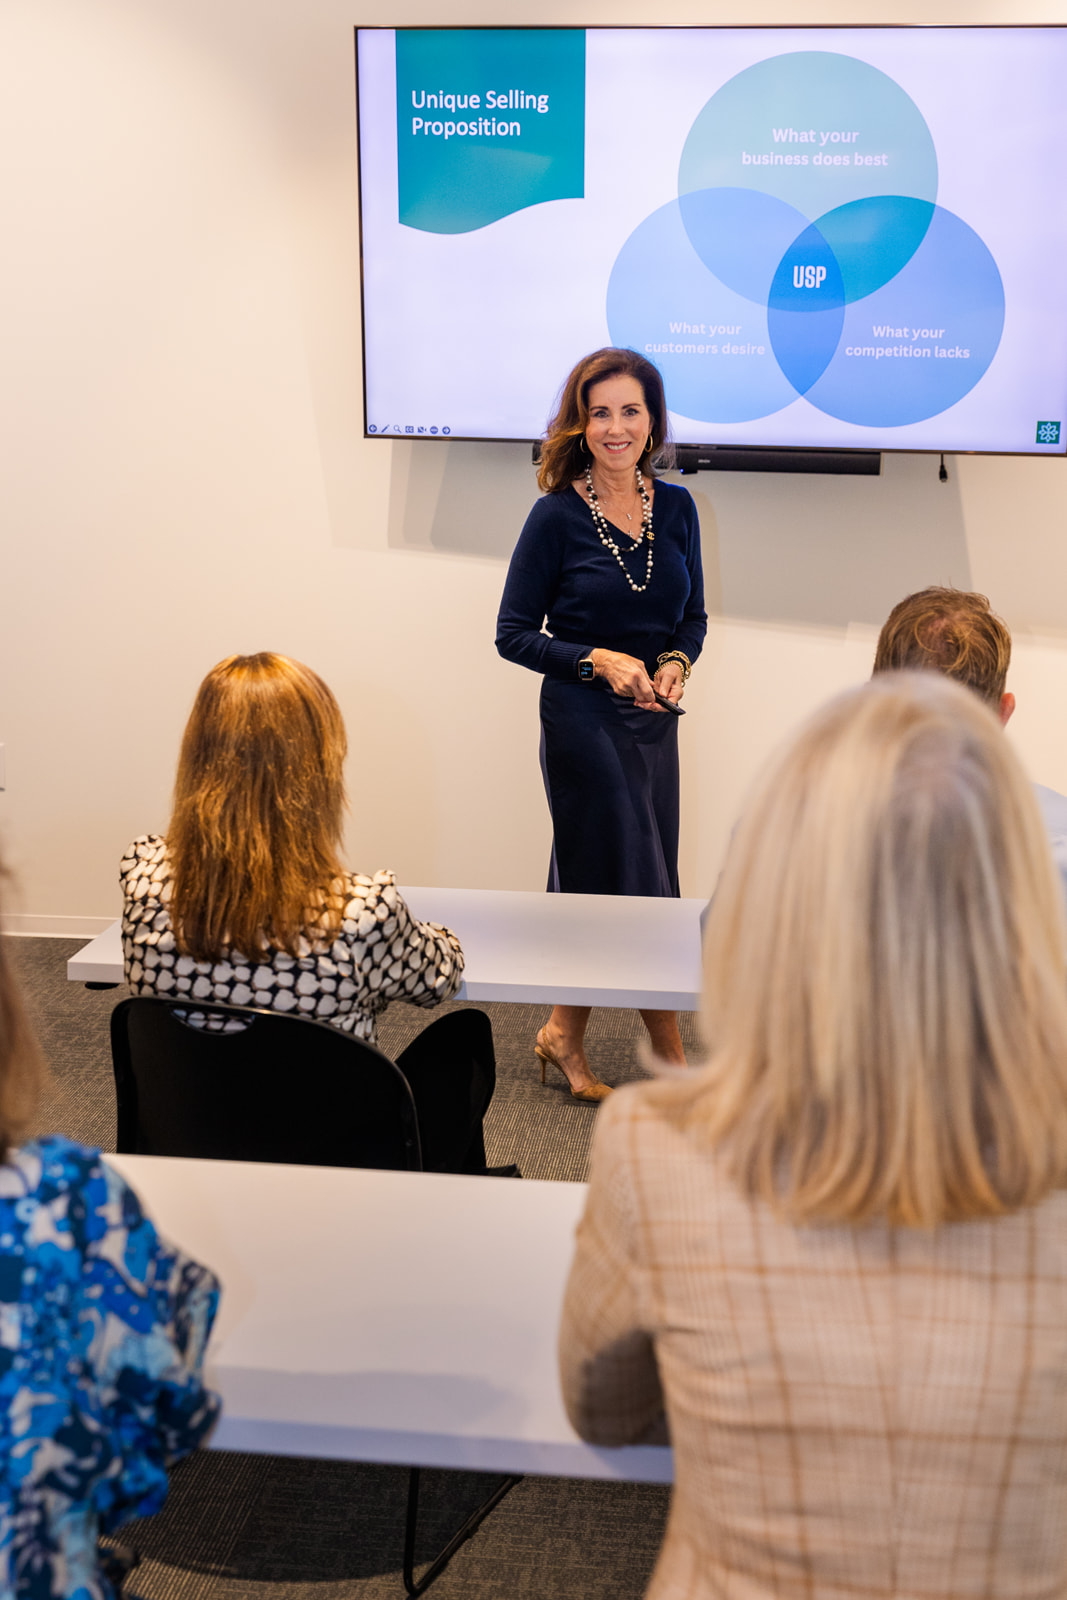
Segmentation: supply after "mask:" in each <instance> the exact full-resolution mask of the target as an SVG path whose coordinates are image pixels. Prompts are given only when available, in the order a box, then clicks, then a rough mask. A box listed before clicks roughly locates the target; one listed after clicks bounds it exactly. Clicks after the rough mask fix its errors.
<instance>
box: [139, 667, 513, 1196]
mask: <svg viewBox="0 0 1067 1600" xmlns="http://www.w3.org/2000/svg"><path fill="white" fill-rule="evenodd" d="M346 750H347V741H346V737H345V728H344V722H343V720H342V717H341V712H340V709H339V707H338V705H337V701H336V700H335V699H334V697H333V695H332V694H331V693H330V690H329V689H328V688H327V687H326V685H325V684H324V683H323V681H322V679H321V678H319V677H318V676H317V675H316V674H315V673H314V672H312V671H311V670H310V668H308V667H305V666H302V665H301V664H300V662H298V661H291V660H289V659H288V658H287V657H285V656H279V655H274V654H272V653H271V652H269V651H264V652H262V653H260V654H259V655H252V656H230V657H228V658H227V659H226V660H225V661H221V662H219V664H218V666H216V667H213V668H212V670H211V671H210V672H209V673H208V675H207V677H206V678H205V679H204V681H203V683H202V684H201V685H200V689H199V692H198V693H197V696H196V701H195V703H194V705H193V709H192V713H191V715H190V717H189V722H188V725H187V726H186V729H185V736H184V738H183V740H182V747H181V754H180V756H179V759H178V772H177V778H176V781H175V790H174V810H173V813H172V816H171V820H170V825H169V827H168V830H167V835H166V838H163V837H161V836H160V835H158V834H144V835H142V836H141V837H140V838H138V839H135V840H134V842H133V844H132V845H131V846H130V848H129V850H128V851H127V852H126V855H125V856H124V857H123V860H122V863H121V867H120V880H121V883H122V893H123V911H122V948H123V958H124V963H125V970H126V981H127V983H128V984H129V986H130V989H131V991H132V992H133V993H134V994H155V995H162V996H164V997H166V998H169V999H183V998H184V997H185V996H188V997H189V998H190V1000H196V1001H201V1002H204V1003H210V1002H215V1003H216V1004H223V1005H227V1004H228V1005H240V1006H257V1007H263V1008H265V1009H267V1010H270V1011H283V1012H290V1013H295V1014H296V1015H298V1016H303V1017H311V1018H315V1019H317V1020H318V1021H322V1022H328V1023H330V1024H331V1025H332V1026H333V1027H336V1028H339V1029H341V1030H342V1031H344V1032H346V1033H351V1034H354V1035H355V1036H356V1037H357V1038H359V1039H364V1040H367V1041H369V1042H370V1043H374V1042H375V1041H376V1020H377V1018H378V1016H379V1015H380V1014H381V1012H382V1011H384V1009H385V1007H386V1006H387V1005H388V1004H389V1002H390V1001H391V1000H407V1001H410V1002H411V1004H412V1005H417V1006H435V1005H438V1004H440V1002H441V1001H443V1000H448V999H449V998H450V997H451V996H452V995H453V994H454V993H455V991H456V989H457V988H458V986H459V982H460V978H461V975H462V972H463V952H462V950H461V949H460V945H459V941H458V939H457V938H456V936H455V934H454V933H452V932H450V931H449V929H447V928H442V927H439V926H438V924H437V923H433V922H419V921H417V920H416V919H415V918H414V917H413V916H412V915H411V912H410V911H409V910H408V907H407V905H406V904H405V903H404V900H403V897H402V896H401V895H400V894H399V893H398V892H397V888H396V881H395V879H394V877H393V874H392V873H391V872H376V873H375V874H374V876H373V877H364V876H361V875H359V874H357V873H353V872H349V871H347V870H346V869H345V868H344V867H343V866H342V865H341V862H340V857H339V850H340V844H341V823H342V814H343V811H344V806H345V793H344V782H343V777H342V769H343V766H344V760H345V755H346ZM190 1020H192V1021H194V1022H198V1023H200V1024H201V1025H206V1026H209V1027H210V1026H212V1025H215V1026H218V1025H219V1024H218V1022H217V1020H216V1019H212V1018H211V1017H210V1016H209V1017H208V1018H207V1019H205V1018H204V1016H203V1014H200V1015H199V1016H198V1015H197V1014H196V1012H195V1010H191V1012H190ZM230 1025H232V1023H231V1024H230ZM398 1065H399V1066H400V1068H401V1070H402V1071H403V1073H404V1075H405V1077H406V1078H407V1079H408V1082H409V1083H410V1085H411V1090H412V1093H413V1095H414V1098H415V1104H416V1109H417V1111H418V1116H419V1131H420V1135H421V1138H422V1147H423V1164H424V1166H426V1167H427V1168H432V1169H438V1170H447V1171H463V1172H484V1171H485V1170H486V1166H485V1144H484V1139H483V1134H482V1118H483V1116H484V1113H485V1110H486V1107H487V1106H488V1104H489V1101H490V1098H491V1096H492V1093H493V1087H494V1084H495V1081H496V1066H495V1058H494V1053H493V1035H492V1027H491V1025H490V1022H489V1018H488V1017H487V1016H486V1015H485V1013H484V1012H483V1011H476V1010H464V1011H458V1012H453V1013H451V1014H450V1015H448V1016H445V1017H441V1018H439V1019H438V1020H437V1021H436V1022H434V1023H433V1024H432V1025H431V1026H430V1027H428V1028H425V1029H423V1031H422V1033H421V1034H419V1036H418V1037H417V1038H416V1039H415V1040H414V1041H413V1043H412V1044H410V1045H409V1046H408V1048H407V1049H406V1050H405V1051H404V1052H403V1053H402V1054H401V1056H400V1058H399V1061H398Z"/></svg>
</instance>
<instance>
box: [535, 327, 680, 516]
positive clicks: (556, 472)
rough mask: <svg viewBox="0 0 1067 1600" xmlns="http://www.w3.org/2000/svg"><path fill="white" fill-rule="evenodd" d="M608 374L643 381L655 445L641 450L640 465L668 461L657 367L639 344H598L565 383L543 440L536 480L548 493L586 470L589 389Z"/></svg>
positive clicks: (649, 469) (664, 464) (648, 466)
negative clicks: (641, 353)
mask: <svg viewBox="0 0 1067 1600" xmlns="http://www.w3.org/2000/svg"><path fill="white" fill-rule="evenodd" d="M605 378H636V379H637V381H638V383H639V384H640V385H641V390H642V392H643V394H644V397H645V405H646V406H647V407H648V414H649V416H650V417H651V419H652V428H651V433H652V448H651V449H650V450H645V451H643V452H642V454H641V459H640V461H639V462H638V465H639V467H640V468H641V471H642V472H644V473H648V474H649V475H651V474H652V472H653V465H652V463H653V458H655V460H656V463H657V465H658V466H660V467H661V468H663V467H669V466H670V464H671V452H670V445H669V443H668V437H667V400H666V397H665V395H664V393H663V379H662V378H661V377H660V375H659V371H658V369H657V368H656V367H654V366H653V365H652V363H651V361H646V360H645V358H644V356H639V355H638V354H637V351H636V350H616V349H613V348H612V347H611V346H610V345H609V346H607V347H606V348H605V349H603V350H594V351H593V353H592V355H590V356H583V357H582V359H581V361H579V363H578V365H577V366H576V367H575V368H574V370H573V371H572V372H571V374H570V376H569V377H568V379H567V381H566V383H565V384H564V385H563V389H562V392H561V394H560V397H559V403H558V405H557V407H556V414H555V416H554V417H553V418H552V420H551V421H550V423H549V424H548V432H547V433H546V434H545V442H544V444H543V445H542V446H541V465H540V467H539V469H538V473H537V482H538V486H539V487H540V488H541V489H542V490H543V491H544V492H545V493H546V494H556V493H558V492H559V491H560V490H561V489H566V488H567V486H568V485H569V484H572V483H573V482H574V480H575V478H580V477H581V476H582V474H583V472H584V471H585V469H586V466H587V465H588V462H589V455H588V452H587V451H586V450H585V449H583V441H584V439H585V430H586V425H587V424H588V422H589V391H590V389H591V388H592V387H593V385H594V384H595V383H603V381H604V379H605Z"/></svg>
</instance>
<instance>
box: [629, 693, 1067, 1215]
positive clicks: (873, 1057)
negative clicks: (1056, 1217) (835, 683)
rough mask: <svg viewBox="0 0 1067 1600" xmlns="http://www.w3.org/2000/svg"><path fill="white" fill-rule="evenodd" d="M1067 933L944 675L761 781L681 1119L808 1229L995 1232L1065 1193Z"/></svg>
mask: <svg viewBox="0 0 1067 1600" xmlns="http://www.w3.org/2000/svg"><path fill="white" fill-rule="evenodd" d="M1065 936H1067V930H1065V923H1064V911H1063V904H1062V899H1061V890H1060V886H1059V882H1058V879H1057V877H1056V874H1055V871H1054V868H1053V865H1052V860H1051V855H1050V852H1049V847H1048V843H1047V840H1046V838H1045V834H1044V830H1043V828H1042V824H1041V820H1040V816H1039V812H1038V808H1037V804H1036V801H1035V799H1034V795H1033V792H1032V790H1031V788H1030V785H1029V784H1028V783H1027V781H1026V779H1025V777H1024V775H1023V772H1022V770H1021V768H1020V766H1019V763H1018V761H1017V760H1016V758H1015V756H1014V755H1013V754H1012V751H1011V748H1010V746H1009V743H1008V741H1007V739H1006V738H1005V737H1004V734H1003V732H1002V730H1001V728H1000V725H999V724H998V722H997V721H996V718H995V717H994V716H993V715H992V713H991V712H990V711H989V710H988V709H987V708H986V707H985V706H984V705H982V703H981V702H980V701H979V700H978V699H977V698H976V697H975V696H974V695H973V694H972V693H969V692H968V691H966V690H964V689H962V688H960V687H959V686H957V685H955V684H953V683H952V682H950V681H948V680H947V679H944V678H940V677H938V676H935V675H934V674H932V673H889V674H886V675H885V676H880V677H877V678H875V679H874V680H873V681H872V682H871V683H870V684H868V685H867V686H865V687H864V688H862V689H858V690H855V691H853V692H851V693H849V694H846V695H843V696H841V697H840V698H839V699H837V700H834V701H833V702H831V704H830V705H828V706H826V707H825V708H824V709H823V710H821V711H820V712H818V714H817V715H816V716H814V717H813V718H812V719H811V720H810V721H809V722H808V723H807V724H806V725H805V726H804V727H803V728H801V730H800V731H799V733H797V734H796V736H795V737H794V738H793V739H792V740H791V741H790V742H789V744H788V745H787V747H786V748H785V749H784V750H783V751H782V752H781V754H780V755H779V756H778V758H777V759H776V760H775V761H774V762H773V763H772V764H771V766H770V768H769V770H768V771H767V772H766V773H765V774H764V776H763V779H762V781H761V782H760V784H759V786H758V788H757V790H756V793H755V795H754V798H753V800H752V802H751V804H750V806H749V808H748V810H747V812H746V814H745V816H744V818H743V819H742V821H741V823H740V824H739V826H738V829H737V832H736V835H735V837H734V840H733V843H732V845H731V848H730V851H729V854H728V857H727V861H726V866H725V868H724V871H723V875H722V879H721V881H720V883H719V886H718V888H717V890H716V893H715V898H714V902H713V905H712V908H711V913H710V916H709V919H708V925H707V930H706V937H705V961H704V979H705V989H704V1008H703V1020H704V1028H705V1036H706V1038H707V1041H708V1043H709V1046H710V1059H709V1062H708V1064H707V1066H706V1067H705V1068H704V1069H703V1070H702V1071H701V1072H700V1073H699V1074H697V1075H696V1076H695V1078H693V1079H691V1080H689V1081H688V1082H683V1083H680V1084H663V1085H661V1086H659V1087H658V1088H657V1089H655V1090H654V1091H653V1093H654V1094H656V1095H658V1096H662V1097H665V1098H666V1100H667V1102H668V1103H669V1104H671V1105H672V1106H673V1108H674V1110H675V1112H676V1113H677V1114H678V1115H680V1116H681V1117H682V1118H683V1120H684V1121H685V1122H686V1123H687V1125H689V1126H690V1127H691V1128H692V1129H693V1130H694V1131H695V1132H697V1133H699V1135H700V1136H701V1137H703V1138H705V1139H707V1140H708V1141H709V1142H710V1143H711V1144H712V1145H714V1146H716V1147H717V1149H718V1151H719V1153H720V1156H721V1159H722V1161H723V1162H724V1164H725V1168H726V1170H727V1171H728V1172H729V1173H730V1174H731V1176H732V1177H733V1178H734V1179H735V1181H736V1182H737V1183H738V1184H739V1185H740V1187H741V1188H742V1189H743V1190H744V1191H745V1192H746V1193H747V1194H749V1195H750V1196H753V1197H758V1198H761V1199H763V1200H766V1201H769V1202H771V1203H772V1204H773V1205H774V1206H775V1207H776V1208H777V1209H778V1210H779V1211H780V1212H782V1213H784V1214H785V1215H786V1216H788V1217H790V1218H791V1219H793V1220H795V1221H815V1220H826V1221H838V1222H844V1221H847V1222H863V1221H865V1220H868V1219H871V1218H874V1217H884V1218H885V1219H887V1220H888V1221H889V1222H891V1223H895V1224H902V1225H906V1226H932V1225H934V1224H937V1223H942V1222H948V1221H954V1220H961V1219H965V1218H974V1217H981V1216H991V1215H997V1214H998V1213H1002V1212H1006V1211H1011V1210H1014V1209H1017V1208H1018V1207H1021V1206H1027V1205H1032V1204H1034V1203H1036V1202H1037V1201H1038V1200H1040V1199H1042V1198H1043V1197H1044V1196H1045V1195H1046V1194H1048V1193H1049V1192H1050V1191H1051V1190H1052V1189H1055V1188H1060V1187H1063V1186H1065V1185H1067V960H1065V954H1064V949H1065Z"/></svg>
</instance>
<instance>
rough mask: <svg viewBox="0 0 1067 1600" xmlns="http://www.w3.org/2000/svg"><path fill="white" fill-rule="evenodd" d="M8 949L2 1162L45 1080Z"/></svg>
mask: <svg viewBox="0 0 1067 1600" xmlns="http://www.w3.org/2000/svg"><path fill="white" fill-rule="evenodd" d="M0 881H2V882H3V883H4V885H5V887H6V885H7V882H8V873H7V869H6V868H5V867H4V866H3V865H2V864H0ZM8 950H9V941H8V940H7V939H6V938H2V937H0V1161H3V1160H5V1159H6V1157H7V1153H8V1151H9V1150H10V1148H11V1146H12V1145H13V1144H17V1143H18V1141H19V1140H20V1139H21V1138H22V1136H23V1135H24V1134H25V1133H26V1132H27V1131H28V1129H29V1126H30V1123H31V1121H32V1119H33V1114H34V1111H35V1110H36V1107H37V1102H38V1099H39V1098H40V1093H41V1087H42V1084H43V1082H44V1077H45V1069H44V1063H43V1061H42V1059H41V1052H40V1048H39V1046H38V1044H37V1038H36V1035H35V1034H34V1031H33V1028H32V1027H31V1025H30V1020H29V1018H28V1017H27V1015H26V1008H25V1006H24V1005H23V1003H22V995H21V993H20V992H19V986H18V984H17V982H16V980H15V974H14V972H13V970H12V966H11V958H10V956H9V954H8Z"/></svg>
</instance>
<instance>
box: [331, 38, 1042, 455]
mask: <svg viewBox="0 0 1067 1600" xmlns="http://www.w3.org/2000/svg"><path fill="white" fill-rule="evenodd" d="M356 65H357V84H358V123H359V162H360V169H359V170H360V210H361V241H362V290H363V339H364V398H365V428H366V432H367V435H368V436H370V437H389V438H396V437H398V436H401V437H409V438H410V437H415V438H452V439H521V440H530V439H536V438H538V437H539V436H540V435H541V434H542V433H543V431H544V426H545V422H546V419H547V418H548V416H549V415H550V413H551V410H552V406H553V401H554V399H555V397H556V395H557V392H558V390H559V387H560V385H561V383H562V380H563V378H564V377H565V375H566V373H567V372H568V370H569V369H570V367H571V366H572V365H573V363H574V362H575V361H576V360H577V359H578V358H579V357H580V356H582V355H583V354H585V353H586V352H588V351H590V350H594V349H596V348H597V347H598V346H601V345H606V344H614V345H627V346H630V347H632V348H633V349H635V350H638V351H641V352H643V353H647V354H648V355H649V356H650V358H651V359H652V360H653V361H655V362H656V364H657V365H658V366H659V368H660V370H661V371H662V373H663V377H664V381H665V384H666V391H667V400H668V403H669V405H670V409H671V413H672V430H673V434H674V437H675V439H676V440H678V441H680V442H686V443H692V444H704V445H719V446H738V447H740V446H747V447H769V446H779V447H782V446H786V447H792V448H809V449H820V448H822V449H833V450H841V449H858V450H939V451H992V452H1018V453H1030V454H1038V455H1040V454H1062V453H1064V451H1065V449H1067V292H1065V290H1064V263H1065V262H1067V205H1065V204H1064V198H1063V196H1064V183H1065V158H1067V91H1065V87H1064V86H1065V85H1067V28H1058V27H1019V28H1014V27H1000V28H984V27H896V28H674V27H671V28H668V27H664V28H588V29H585V28H396V29H393V28H360V29H357V31H356Z"/></svg>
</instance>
